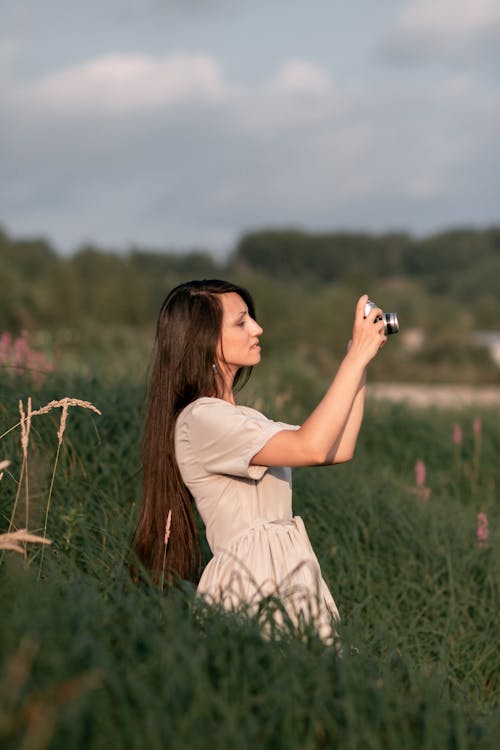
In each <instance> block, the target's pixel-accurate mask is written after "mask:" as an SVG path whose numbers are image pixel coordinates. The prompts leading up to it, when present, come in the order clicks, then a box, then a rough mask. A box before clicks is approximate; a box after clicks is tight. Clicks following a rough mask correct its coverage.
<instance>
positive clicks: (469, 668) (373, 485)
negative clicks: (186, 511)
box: [0, 361, 500, 750]
mask: <svg viewBox="0 0 500 750" xmlns="http://www.w3.org/2000/svg"><path fill="white" fill-rule="evenodd" d="M295 365H296V363H294V362H293V361H290V362H286V361H283V362H281V365H280V369H279V370H273V368H272V367H271V366H270V367H268V369H267V370H263V371H262V373H261V374H259V375H258V378H256V379H255V380H254V381H251V383H250V384H249V385H248V386H247V392H246V393H245V392H243V394H242V395H241V401H242V402H246V403H257V405H258V406H259V407H261V408H262V409H263V410H264V411H266V412H267V413H269V414H270V415H271V416H278V415H279V416H280V417H281V418H283V419H285V420H287V421H298V420H300V419H301V417H302V416H303V415H304V414H305V413H306V411H307V409H308V408H309V407H310V406H311V405H312V404H313V403H314V400H315V399H316V398H317V396H318V395H319V393H320V385H319V384H318V383H317V382H316V381H315V380H314V377H313V376H312V375H311V373H308V372H307V370H299V369H298V368H297V367H296V366H295ZM89 369H91V368H89ZM135 374H136V373H135ZM29 393H32V395H33V408H37V407H39V406H42V405H43V404H45V403H47V402H49V401H50V400H51V399H59V398H62V397H64V396H72V397H77V398H80V399H84V400H89V401H91V402H92V403H94V404H95V405H96V406H97V407H98V408H99V409H100V410H101V411H102V416H101V417H99V416H97V415H95V414H93V413H92V412H90V411H88V410H84V409H79V408H78V407H73V408H72V409H70V413H69V415H68V422H67V425H66V431H65V434H64V438H63V442H62V446H61V451H60V454H59V457H58V464H57V470H56V473H55V479H54V484H53V488H52V492H51V493H50V508H49V514H48V522H47V535H48V537H49V538H50V539H52V540H53V544H52V545H51V546H50V547H45V548H44V553H43V560H42V548H41V546H39V545H38V546H37V545H32V546H31V547H30V548H29V552H28V558H27V561H25V560H24V559H23V557H22V556H21V555H19V554H16V553H14V552H4V553H1V552H0V560H1V567H0V586H1V603H2V604H1V618H0V634H1V638H0V700H1V705H0V746H1V747H2V748H12V749H14V748H16V749H17V748H20V749H21V750H42V749H43V748H51V749H52V748H54V749H57V750H70V749H73V748H82V749H83V748H91V749H92V750H94V749H95V750H98V749H99V750H100V749H101V748H102V749H103V750H104V749H106V750H115V749H116V750H120V749H121V748H123V749H124V750H125V749H126V750H129V749H135V748H138V749H139V748H148V750H149V749H151V750H156V749H158V750H160V748H169V749H172V750H177V749H179V750H181V749H182V750H198V749H199V750H205V749H206V748H210V750H218V748H231V749H233V748H238V750H240V749H242V750H243V749H245V748H252V749H253V748H256V747H262V748H286V749H287V750H292V749H295V748H297V749H299V748H300V749H301V750H304V749H309V748H311V749H312V748H339V749H341V750H351V749H352V750H358V749H359V750H361V749H363V750H365V749H366V750H371V749H373V750H375V749H377V748H388V749H389V748H390V749H391V750H392V749H394V750H396V749H397V750H400V749H404V750H412V749H413V748H415V750H417V748H418V749H419V750H420V749H421V748H425V749H429V750H430V749H431V748H432V749H434V748H435V749H436V750H445V749H446V750H448V749H449V750H465V749H469V748H470V749H472V748H478V750H487V749H488V750H490V749H491V750H493V749H495V750H496V748H498V747H500V712H499V690H500V685H499V677H500V650H499V645H500V644H499V642H500V637H499V618H498V613H499V601H500V597H499V544H498V541H499V531H498V529H499V525H500V523H499V522H500V514H499V511H498V493H499V491H500V461H499V460H498V456H499V455H500V421H499V419H498V415H497V414H496V413H494V412H492V411H489V412H485V413H482V414H476V412H463V411H462V412H456V413H452V412H449V411H443V412H436V411H430V410H429V411H418V412H417V411H410V410H408V409H406V408H402V407H393V406H392V407H389V406H384V405H382V404H379V403H377V404H370V405H369V407H368V409H367V414H366V418H365V423H364V426H363V429H362V433H361V437H360V441H359V449H358V452H357V455H356V457H355V459H354V461H353V462H351V463H350V464H347V465H344V466H338V467H334V468H330V469H315V470H314V469H303V470H296V471H295V472H294V498H295V501H294V511H295V513H297V514H299V515H302V517H303V518H304V521H305V523H306V527H307V529H308V532H309V535H310V538H311V541H312V543H313V546H314V548H315V550H316V553H317V555H318V558H319V560H320V563H321V565H322V569H323V574H324V577H325V578H326V580H327V582H328V584H329V586H330V588H331V590H332V593H333V595H334V597H335V600H336V602H337V604H338V606H339V609H340V611H341V616H342V624H341V626H340V634H341V637H342V640H343V643H344V655H343V656H342V657H341V658H339V657H338V656H337V654H336V652H335V650H334V649H332V648H328V647H325V646H324V645H323V644H322V643H321V642H319V641H318V640H317V639H316V638H315V637H314V635H313V634H311V633H303V634H294V633H289V634H287V635H286V636H283V637H282V638H281V639H279V640H274V641H269V640H264V639H263V638H262V637H261V635H260V630H259V627H258V624H257V623H256V622H255V621H254V620H252V619H250V618H246V617H244V616H236V615H234V616H230V615H227V614H224V613H221V612H219V611H217V610H215V609H210V608H208V607H206V606H204V605H202V603H201V602H199V601H198V600H197V599H196V598H195V597H194V591H193V588H192V587H191V586H190V585H187V584H186V585H185V587H184V588H182V589H180V590H178V591H175V592H172V593H170V594H168V595H166V594H165V593H162V592H160V591H159V590H157V589H155V588H154V587H153V586H149V585H146V584H141V585H135V584H133V583H132V582H131V581H130V578H129V575H128V573H127V568H126V560H127V556H128V549H129V541H130V537H131V534H132V531H133V528H134V520H135V516H136V513H137V503H138V500H139V497H140V493H139V487H140V472H139V462H138V436H139V430H140V412H141V401H142V396H143V385H142V383H141V377H140V376H136V377H132V375H129V376H128V377H125V375H123V374H119V375H116V374H114V375H113V377H112V378H111V377H100V376H96V375H95V374H94V375H92V374H91V373H90V372H89V373H87V374H86V375H85V376H84V377H80V378H78V377H77V376H75V375H72V376H71V377H69V376H67V377H63V376H60V377H54V378H52V379H51V381H50V382H48V381H47V382H46V383H45V385H44V386H43V387H42V388H41V389H39V390H34V389H33V387H32V385H31V384H30V383H29V382H28V381H26V380H16V379H12V378H10V379H6V380H5V379H4V382H3V384H2V386H1V388H0V433H3V432H5V431H6V430H8V429H9V427H11V426H12V425H14V424H15V423H16V422H17V421H18V412H17V408H18V400H19V399H20V398H22V399H24V402H25V404H26V398H27V395H28V394H29ZM476 416H480V417H481V418H482V426H481V430H482V431H481V435H480V436H478V434H477V433H476V434H474V433H473V430H472V420H473V418H474V417H476ZM59 417H60V410H57V409H54V410H52V411H51V412H49V413H48V414H46V415H43V416H39V417H34V418H33V422H32V427H31V434H30V444H29V449H28V478H29V483H28V492H27V493H26V484H25V482H23V485H22V486H21V488H20V492H19V498H18V505H17V510H16V516H15V523H16V526H17V527H19V528H20V527H23V526H24V525H25V516H26V507H25V506H26V494H28V498H29V511H28V512H29V527H30V529H31V530H33V531H36V532H38V533H41V532H42V531H43V527H44V523H45V515H46V510H47V502H48V497H49V488H50V484H51V476H52V470H53V465H54V458H55V456H56V451H57V442H58V440H57V431H58V428H59ZM456 422H460V424H461V426H462V429H463V442H462V443H461V444H460V445H455V444H454V443H453V441H452V431H453V425H454V424H455V423H456ZM476 427H477V425H476ZM22 455H23V454H22V449H21V446H20V433H19V429H16V430H13V431H12V432H10V433H9V434H8V435H6V436H4V437H3V438H2V439H1V441H0V461H1V460H2V459H4V458H10V459H11V460H12V464H11V466H10V467H9V469H8V470H6V471H5V472H4V476H3V479H2V481H1V482H0V510H1V519H2V520H1V529H0V530H3V531H6V530H7V528H8V525H9V519H10V517H11V513H12V509H13V505H14V502H15V498H16V493H17V489H18V487H17V480H18V479H19V476H20V472H21V466H22ZM419 459H420V460H422V461H424V462H425V466H426V473H427V475H426V479H425V486H426V487H428V488H429V489H430V491H431V492H430V497H429V498H428V500H426V499H425V497H424V490H423V488H422V487H421V488H416V487H415V474H414V466H415V463H416V461H417V460H419ZM478 512H484V513H486V514H487V517H488V521H489V537H488V539H487V540H486V541H484V542H483V544H480V542H479V541H478V539H477V535H476V522H477V514H478ZM351 647H355V649H356V650H357V651H358V652H359V653H355V650H354V649H351Z"/></svg>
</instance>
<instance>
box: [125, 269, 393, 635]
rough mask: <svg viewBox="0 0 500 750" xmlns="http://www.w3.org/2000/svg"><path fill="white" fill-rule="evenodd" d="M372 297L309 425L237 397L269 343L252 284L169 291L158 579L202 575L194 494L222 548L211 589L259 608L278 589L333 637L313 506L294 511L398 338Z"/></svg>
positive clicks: (143, 526) (234, 602)
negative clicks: (308, 517)
mask: <svg viewBox="0 0 500 750" xmlns="http://www.w3.org/2000/svg"><path fill="white" fill-rule="evenodd" d="M367 299H368V297H367V296H366V295H364V296H363V297H361V298H360V299H359V301H358V304H357V306H356V313H355V319H354V327H353V333H352V340H351V342H350V345H349V347H348V351H347V354H346V356H345V358H344V360H343V361H342V363H341V365H340V367H339V369H338V372H337V374H336V376H335V378H334V379H333V381H332V383H331V385H330V387H329V389H328V391H327V392H326V394H325V396H324V397H323V399H322V400H321V401H320V403H319V404H318V406H317V407H316V408H315V409H314V411H313V412H312V413H311V414H310V416H309V417H308V418H307V419H306V421H305V422H304V423H303V424H302V425H301V426H297V425H289V424H285V423H282V422H273V421H271V420H268V419H267V418H266V417H264V416H263V415H262V414H260V413H259V412H258V411H256V410H254V409H251V408H249V407H245V406H239V405H237V404H236V401H235V395H234V394H235V390H236V387H237V386H238V385H241V383H242V382H244V381H245V380H246V379H247V378H248V376H249V374H250V372H251V369H252V367H253V366H254V365H256V364H258V362H259V361H260V357H261V355H260V346H259V337H260V336H261V334H262V328H261V327H260V325H259V324H258V323H257V322H256V320H255V311H254V305H253V301H252V298H251V296H250V294H249V293H248V291H247V290H246V289H243V288H241V287H239V286H236V285H234V284H230V283H228V282H225V281H220V280H203V281H190V282H187V283H185V284H181V285H179V286H177V287H176V288H175V289H173V290H172V291H171V292H170V294H169V295H168V297H167V298H166V300H165V301H164V303H163V306H162V308H161V311H160V316H159V319H158V325H157V335H156V343H155V356H154V363H153V367H152V373H151V382H150V389H149V398H148V405H147V412H146V419H145V427H144V436H143V482H144V495H143V504H142V509H141V514H140V518H139V523H138V527H137V532H136V538H135V550H136V553H137V555H138V557H139V559H140V560H141V561H142V563H143V564H144V566H145V567H146V568H148V569H149V570H150V571H151V572H152V574H153V576H154V577H155V578H156V579H157V580H163V578H164V576H165V575H166V576H167V577H168V578H171V577H172V576H180V577H181V578H188V577H194V578H196V577H197V574H198V571H199V567H200V557H201V556H200V549H199V540H198V534H197V527H196V521H195V516H194V512H193V500H194V503H195V504H196V506H197V509H198V511H199V513H200V515H201V518H202V519H203V521H204V523H205V527H206V536H207V541H208V544H209V546H210V548H211V550H212V552H213V557H212V559H211V560H210V562H209V563H208V565H207V566H206V567H205V569H204V571H203V573H202V575H201V578H200V580H199V583H198V591H199V592H200V594H202V595H204V596H205V597H207V598H208V599H209V600H210V601H214V602H220V603H222V604H223V605H224V606H225V607H226V608H236V607H238V606H239V605H241V604H246V605H247V606H248V607H249V608H250V611H255V610H256V608H257V607H258V605H259V603H260V602H261V601H262V600H263V599H264V598H268V597H273V598H274V600H275V601H276V600H277V601H279V603H280V609H279V610H278V613H277V619H278V621H280V622H282V621H283V619H285V620H288V619H289V620H290V621H291V622H292V623H293V624H295V625H300V623H301V621H306V622H313V623H314V625H315V626H316V627H317V630H318V632H319V634H320V636H321V637H322V638H323V639H324V640H325V641H327V642H329V641H331V640H332V637H333V628H332V621H334V620H336V619H337V618H338V611H337V607H336V606H335V602H334V600H333V598H332V595H331V594H330V592H329V590H328V588H327V586H326V583H325V582H324V580H323V579H322V577H321V571H320V567H319V564H318V561H317V558H316V556H315V554H314V552H313V550H312V547H311V544H310V542H309V539H308V536H307V533H306V530H305V528H304V524H303V522H302V519H301V518H300V517H298V516H295V517H293V516H292V503H291V471H290V467H295V466H323V465H325V464H336V463H341V462H343V461H348V460H350V459H351V458H352V456H353V453H354V448H355V445H356V441H357V437H358V432H359V429H360V426H361V420H362V416H363V409H364V400H365V379H366V376H365V371H366V367H367V365H368V363H369V362H370V360H371V359H372V358H373V357H374V356H375V355H376V354H377V352H378V351H379V349H380V348H381V346H383V344H384V343H385V341H386V336H385V333H384V324H383V322H381V321H379V322H376V318H377V317H378V316H379V315H381V313H382V311H381V310H380V309H378V308H374V309H372V310H371V311H370V313H369V315H368V316H367V317H366V318H365V317H364V310H365V304H366V302H367ZM284 467H287V468H284ZM170 524H171V527H170ZM166 527H167V528H168V529H169V531H170V530H171V533H166ZM167 542H168V543H167Z"/></svg>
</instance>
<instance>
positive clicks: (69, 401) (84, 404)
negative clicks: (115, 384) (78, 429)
mask: <svg viewBox="0 0 500 750" xmlns="http://www.w3.org/2000/svg"><path fill="white" fill-rule="evenodd" d="M70 406H80V407H81V408H82V409H91V410H92V411H94V412H95V413H96V414H101V412H100V411H99V409H98V408H97V407H96V406H94V404H92V403H91V402H90V401H82V400H81V399H79V398H69V396H66V397H65V398H61V399H59V400H58V401H49V403H48V404H45V406H42V407H40V409H35V411H32V412H31V415H30V416H39V415H40V414H47V412H49V411H51V409H57V408H62V413H61V421H60V422H59V429H58V431H57V440H58V442H59V445H61V443H62V439H63V435H64V431H65V430H66V420H67V418H68V409H69V407H70Z"/></svg>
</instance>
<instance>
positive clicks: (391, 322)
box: [365, 300, 399, 336]
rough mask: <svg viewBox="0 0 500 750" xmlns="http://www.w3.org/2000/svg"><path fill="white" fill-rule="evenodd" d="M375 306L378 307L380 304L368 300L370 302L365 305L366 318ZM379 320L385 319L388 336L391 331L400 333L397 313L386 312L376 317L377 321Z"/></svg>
mask: <svg viewBox="0 0 500 750" xmlns="http://www.w3.org/2000/svg"><path fill="white" fill-rule="evenodd" d="M374 307H378V305H376V304H375V302H372V301H371V300H368V302H367V303H366V305H365V318H366V316H367V315H369V313H370V310H372V309H373V308H374ZM379 320H383V321H384V333H385V334H386V336H388V335H389V334H390V333H399V322H398V316H397V313H395V312H390V313H384V314H383V315H382V316H380V315H379V317H378V318H375V323H376V322H377V321H379Z"/></svg>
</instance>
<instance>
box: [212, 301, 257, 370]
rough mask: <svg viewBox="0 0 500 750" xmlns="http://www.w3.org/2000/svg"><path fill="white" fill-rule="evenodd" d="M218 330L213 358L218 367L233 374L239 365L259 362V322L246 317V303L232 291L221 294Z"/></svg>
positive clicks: (247, 315) (250, 364) (247, 365)
mask: <svg viewBox="0 0 500 750" xmlns="http://www.w3.org/2000/svg"><path fill="white" fill-rule="evenodd" d="M221 302H222V332H221V337H220V340H219V343H218V345H217V359H218V361H219V366H220V367H221V368H222V370H226V371H228V373H229V374H231V375H233V376H234V375H235V374H236V372H237V371H238V370H239V369H240V367H245V366H246V367H251V366H252V365H256V364H257V363H258V362H260V346H259V336H260V334H261V333H262V328H261V327H260V325H259V324H258V323H257V322H256V321H255V320H254V319H253V318H251V317H250V314H249V312H248V307H247V305H246V303H245V302H244V301H243V300H242V298H241V297H240V295H239V294H236V292H228V293H226V294H221Z"/></svg>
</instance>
